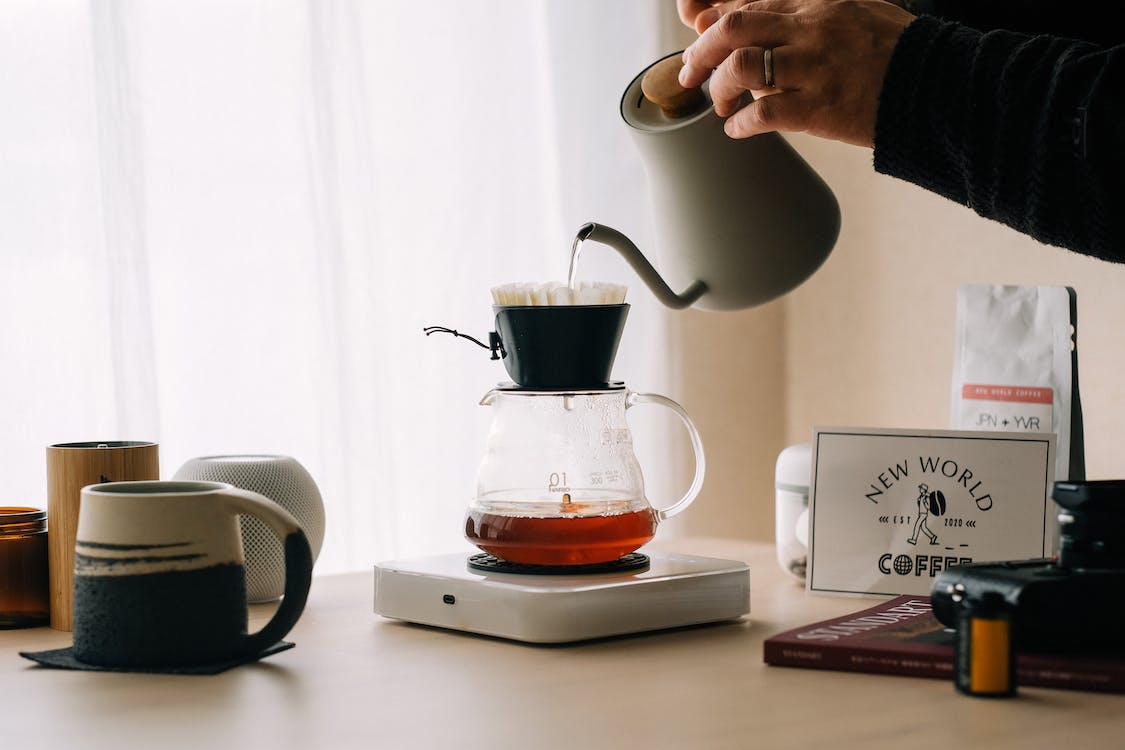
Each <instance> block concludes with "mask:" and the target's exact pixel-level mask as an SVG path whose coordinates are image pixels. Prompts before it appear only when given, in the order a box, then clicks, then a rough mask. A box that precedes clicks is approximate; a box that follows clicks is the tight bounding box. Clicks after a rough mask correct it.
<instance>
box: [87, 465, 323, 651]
mask: <svg viewBox="0 0 1125 750" xmlns="http://www.w3.org/2000/svg"><path fill="white" fill-rule="evenodd" d="M243 513H245V514H248V515H252V516H255V517H257V518H260V519H261V520H262V521H264V522H265V523H266V524H267V525H268V526H269V527H270V529H271V530H272V531H273V532H274V533H275V534H277V536H278V537H279V538H280V539H281V540H282V542H283V546H284V548H285V596H284V599H283V600H282V603H281V605H280V607H279V608H278V610H277V612H276V613H275V614H274V616H273V618H272V619H271V620H270V621H269V622H268V623H267V624H266V625H265V626H264V627H263V628H262V629H261V630H260V631H258V632H257V633H252V634H248V633H247V599H246V583H245V563H244V559H243V553H242V539H241V536H240V533H239V523H238V516H239V514H243ZM311 583H312V553H311V551H310V548H309V542H308V539H307V538H306V537H305V533H304V532H303V531H302V530H301V527H300V524H298V522H297V520H296V519H295V518H294V517H293V516H292V514H290V513H289V512H288V511H286V510H285V509H284V508H281V507H280V506H278V505H277V504H276V503H273V502H271V501H270V500H268V499H267V498H265V497H263V496H262V495H259V494H257V493H255V492H249V491H247V490H241V489H237V488H235V487H233V486H232V485H229V484H224V483H221V482H180V481H146V482H110V483H107V484H97V485H90V486H87V487H84V488H83V489H82V504H81V513H80V515H79V520H78V539H77V544H76V547H75V578H74V658H76V659H78V660H79V661H82V662H85V663H87V664H92V665H98V666H104V667H177V666H197V665H203V664H210V663H216V662H221V661H229V660H237V659H244V658H251V657H253V656H254V655H256V654H259V653H261V652H263V651H264V650H265V649H267V648H269V647H270V646H272V645H274V644H276V643H277V642H278V641H280V640H281V639H282V637H284V636H285V635H286V633H288V632H289V630H290V629H291V628H292V627H293V626H294V625H295V624H296V623H297V619H298V618H299V617H300V616H301V612H302V611H303V610H304V606H305V600H306V598H307V597H308V592H309V587H310V585H311Z"/></svg>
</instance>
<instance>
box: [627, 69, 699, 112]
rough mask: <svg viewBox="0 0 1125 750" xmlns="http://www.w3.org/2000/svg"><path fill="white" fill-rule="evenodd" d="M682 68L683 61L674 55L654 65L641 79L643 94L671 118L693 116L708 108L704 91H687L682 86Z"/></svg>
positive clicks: (695, 89) (696, 89)
mask: <svg viewBox="0 0 1125 750" xmlns="http://www.w3.org/2000/svg"><path fill="white" fill-rule="evenodd" d="M682 67H684V61H683V59H682V58H681V57H680V56H679V55H672V56H671V57H666V58H664V59H663V60H661V61H660V62H658V63H656V64H655V65H653V66H652V67H651V68H649V69H648V70H647V71H646V72H645V74H644V77H642V78H641V93H643V94H644V95H645V99H648V100H649V101H650V102H652V103H653V104H655V105H656V106H658V107H660V109H661V110H662V111H663V112H664V114H666V115H667V116H669V117H684V116H686V115H693V114H695V113H696V112H699V111H700V110H702V109H704V108H705V107H706V106H707V98H706V97H705V96H703V90H702V89H700V88H694V89H685V88H684V87H683V86H681V85H680V80H679V75H680V68H682Z"/></svg>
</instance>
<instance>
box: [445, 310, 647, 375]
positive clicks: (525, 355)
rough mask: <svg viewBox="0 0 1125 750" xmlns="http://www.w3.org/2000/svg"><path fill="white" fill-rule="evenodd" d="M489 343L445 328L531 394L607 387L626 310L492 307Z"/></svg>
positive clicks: (627, 311)
mask: <svg viewBox="0 0 1125 750" xmlns="http://www.w3.org/2000/svg"><path fill="white" fill-rule="evenodd" d="M492 310H493V312H494V313H495V315H496V319H495V323H496V330H495V331H492V332H490V333H489V334H488V341H489V343H488V344H485V343H484V342H482V341H479V340H478V339H475V338H473V337H472V336H469V335H466V334H464V333H461V332H459V331H457V330H455V329H452V328H446V327H444V326H430V327H428V328H425V329H424V331H425V333H426V335H427V336H428V335H430V334H431V333H449V334H452V335H454V336H458V337H460V338H464V339H468V340H469V341H472V342H473V343H475V344H476V345H477V346H480V347H482V348H484V349H488V350H489V351H490V352H491V353H492V359H499V360H502V361H503V363H504V369H505V370H507V371H508V376H509V377H511V379H512V383H514V384H515V385H516V386H517V387H520V388H527V389H532V390H558V389H567V388H570V389H580V390H591V389H599V388H606V387H608V386H609V384H610V382H611V381H610V372H611V371H612V370H613V361H614V359H615V358H616V357H617V346H618V344H620V343H621V333H622V331H623V330H624V329H625V318H626V316H627V315H628V314H629V305H627V304H624V303H622V304H618V305H494V306H493V308H492Z"/></svg>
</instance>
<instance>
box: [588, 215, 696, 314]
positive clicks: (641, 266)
mask: <svg viewBox="0 0 1125 750" xmlns="http://www.w3.org/2000/svg"><path fill="white" fill-rule="evenodd" d="M585 240H594V241H595V242H600V243H602V244H603V245H609V246H610V247H612V248H613V249H614V250H616V251H617V252H618V253H620V254H621V257H622V258H624V259H625V262H626V263H628V264H629V265H630V266H631V267H632V269H633V270H634V271H635V272H636V274H637V276H640V277H641V281H643V282H644V283H645V286H647V287H648V288H649V290H651V291H652V293H653V295H654V296H655V297H656V298H657V299H658V300H660V301H661V302H662V303H664V304H665V305H667V306H668V307H671V308H672V309H673V310H682V309H684V308H685V307H691V306H692V305H693V304H694V303H695V302H696V300H698V299H699V298H700V297H702V296H703V295H704V294H706V293H707V283H706V282H704V281H702V280H700V279H697V280H695V281H693V282H692V283H691V286H689V287H688V288H687V289H685V290H684V291H683V292H681V293H680V294H676V293H675V292H673V291H672V288H671V287H670V286H668V284H667V283H665V281H664V279H663V278H661V276H660V274H659V273H658V272H657V270H656V269H655V268H653V267H652V264H651V263H649V262H648V258H646V257H645V256H644V253H642V252H641V251H640V249H639V248H638V247H637V246H636V245H634V244H633V241H632V240H631V239H629V238H628V237H626V236H625V235H623V234H622V233H621V232H619V231H617V230H616V229H614V228H613V227H607V226H606V225H605V224H595V223H593V222H590V223H589V224H584V225H583V226H582V228H581V229H579V230H578V236H577V237H576V238H575V243H576V249H575V252H578V251H579V250H580V248H578V247H577V243H578V242H583V241H585ZM573 262H574V261H573V260H572V261H571V263H572V264H573Z"/></svg>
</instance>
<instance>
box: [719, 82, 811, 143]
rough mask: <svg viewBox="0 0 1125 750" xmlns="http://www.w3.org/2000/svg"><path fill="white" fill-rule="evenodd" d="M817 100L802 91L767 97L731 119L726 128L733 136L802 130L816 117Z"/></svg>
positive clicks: (748, 105)
mask: <svg viewBox="0 0 1125 750" xmlns="http://www.w3.org/2000/svg"><path fill="white" fill-rule="evenodd" d="M814 107H815V103H814V102H813V101H812V100H811V99H810V97H809V96H808V95H807V94H805V93H803V92H801V91H782V92H780V93H777V94H775V95H773V96H763V97H762V98H760V99H755V100H754V101H753V102H751V103H750V104H747V105H746V106H745V107H743V108H742V109H740V110H739V111H737V112H735V113H734V114H733V115H731V116H730V117H728V118H727V121H726V123H725V124H724V125H723V130H724V131H726V134H727V135H729V136H730V137H731V138H749V137H750V136H754V135H758V134H759V133H769V132H773V131H776V130H784V131H800V130H804V129H805V125H806V124H807V123H808V122H810V120H811V119H812V114H813V111H814Z"/></svg>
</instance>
